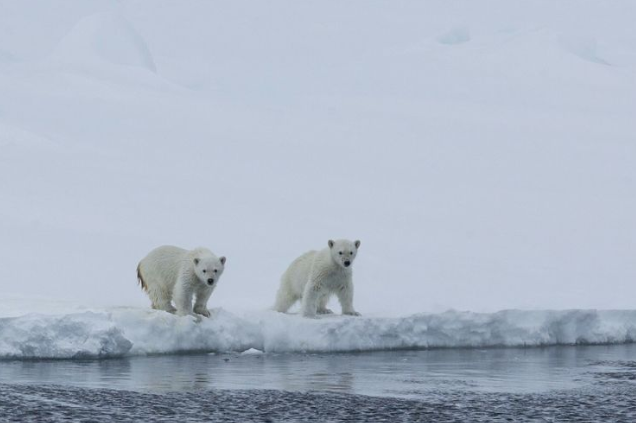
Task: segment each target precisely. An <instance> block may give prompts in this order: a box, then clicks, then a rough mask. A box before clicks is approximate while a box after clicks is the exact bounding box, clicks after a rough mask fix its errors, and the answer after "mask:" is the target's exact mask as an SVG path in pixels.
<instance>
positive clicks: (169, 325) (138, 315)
mask: <svg viewBox="0 0 636 423" xmlns="http://www.w3.org/2000/svg"><path fill="white" fill-rule="evenodd" d="M635 339H636V311H595V310H569V311H518V310H508V311H501V312H498V313H492V314H488V313H470V312H456V311H449V312H445V313H440V314H427V313H422V314H416V315H413V316H408V317H402V318H379V317H359V318H356V317H341V316H330V317H324V318H320V319H305V318H302V317H300V316H297V315H284V314H281V313H276V312H269V311H268V312H258V313H248V314H245V315H241V316H238V315H235V314H232V313H230V312H227V311H225V310H222V309H221V310H214V314H213V317H212V318H210V319H203V320H202V321H201V322H196V321H195V319H194V318H191V317H177V316H174V315H171V314H168V313H165V312H160V311H150V310H139V309H127V308H121V309H108V310H102V311H84V312H77V313H72V314H61V315H38V314H28V315H25V316H19V317H6V318H3V319H1V320H0V358H87V357H117V356H129V355H147V354H169V353H173V354H176V353H188V352H246V353H248V354H252V353H258V352H266V353H271V352H277V353H282V352H302V353H305V352H356V351H374V350H393V349H422V348H451V347H473V348H474V347H503V346H505V347H514V346H528V347H529V346H547V345H577V344H578V345H589V344H612V343H624V342H633V341H634V340H635Z"/></svg>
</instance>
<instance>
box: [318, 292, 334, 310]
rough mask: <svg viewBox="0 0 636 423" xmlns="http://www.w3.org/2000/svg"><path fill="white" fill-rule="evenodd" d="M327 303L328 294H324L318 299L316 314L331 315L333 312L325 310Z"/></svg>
mask: <svg viewBox="0 0 636 423" xmlns="http://www.w3.org/2000/svg"><path fill="white" fill-rule="evenodd" d="M327 303H329V293H324V294H322V296H321V297H320V298H319V299H318V314H333V311H331V310H329V309H328V308H327Z"/></svg>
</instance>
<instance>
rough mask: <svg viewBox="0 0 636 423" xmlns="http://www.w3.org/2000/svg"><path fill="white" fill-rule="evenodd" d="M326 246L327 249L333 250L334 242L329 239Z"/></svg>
mask: <svg viewBox="0 0 636 423" xmlns="http://www.w3.org/2000/svg"><path fill="white" fill-rule="evenodd" d="M327 244H328V245H329V248H333V244H334V242H333V240H332V239H330V240H329V241H327Z"/></svg>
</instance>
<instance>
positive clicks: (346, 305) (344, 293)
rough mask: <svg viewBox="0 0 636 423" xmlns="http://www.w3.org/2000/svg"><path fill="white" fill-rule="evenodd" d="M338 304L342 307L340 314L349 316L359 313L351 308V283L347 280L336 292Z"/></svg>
mask: <svg viewBox="0 0 636 423" xmlns="http://www.w3.org/2000/svg"><path fill="white" fill-rule="evenodd" d="M337 295H338V300H339V301H340V306H341V307H342V314H346V315H349V316H359V315H360V313H358V312H357V311H355V310H354V308H353V283H351V281H348V282H347V283H345V284H344V285H343V286H342V288H340V290H338V292H337Z"/></svg>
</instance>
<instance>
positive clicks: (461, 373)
mask: <svg viewBox="0 0 636 423" xmlns="http://www.w3.org/2000/svg"><path fill="white" fill-rule="evenodd" d="M0 420H3V421H80V420H85V421H107V420H112V421H115V420H116V421H161V420H164V421H175V420H179V421H232V422H243V421H390V422H393V421H625V422H628V421H636V345H616V346H596V347H551V348H528V349H489V350H432V351H407V352H404V351H402V352H373V353H361V354H320V355H302V354H280V355H274V354H261V355H190V356H158V357H137V358H127V359H116V360H115V359H113V360H101V361H100V360H93V361H9V362H0Z"/></svg>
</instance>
